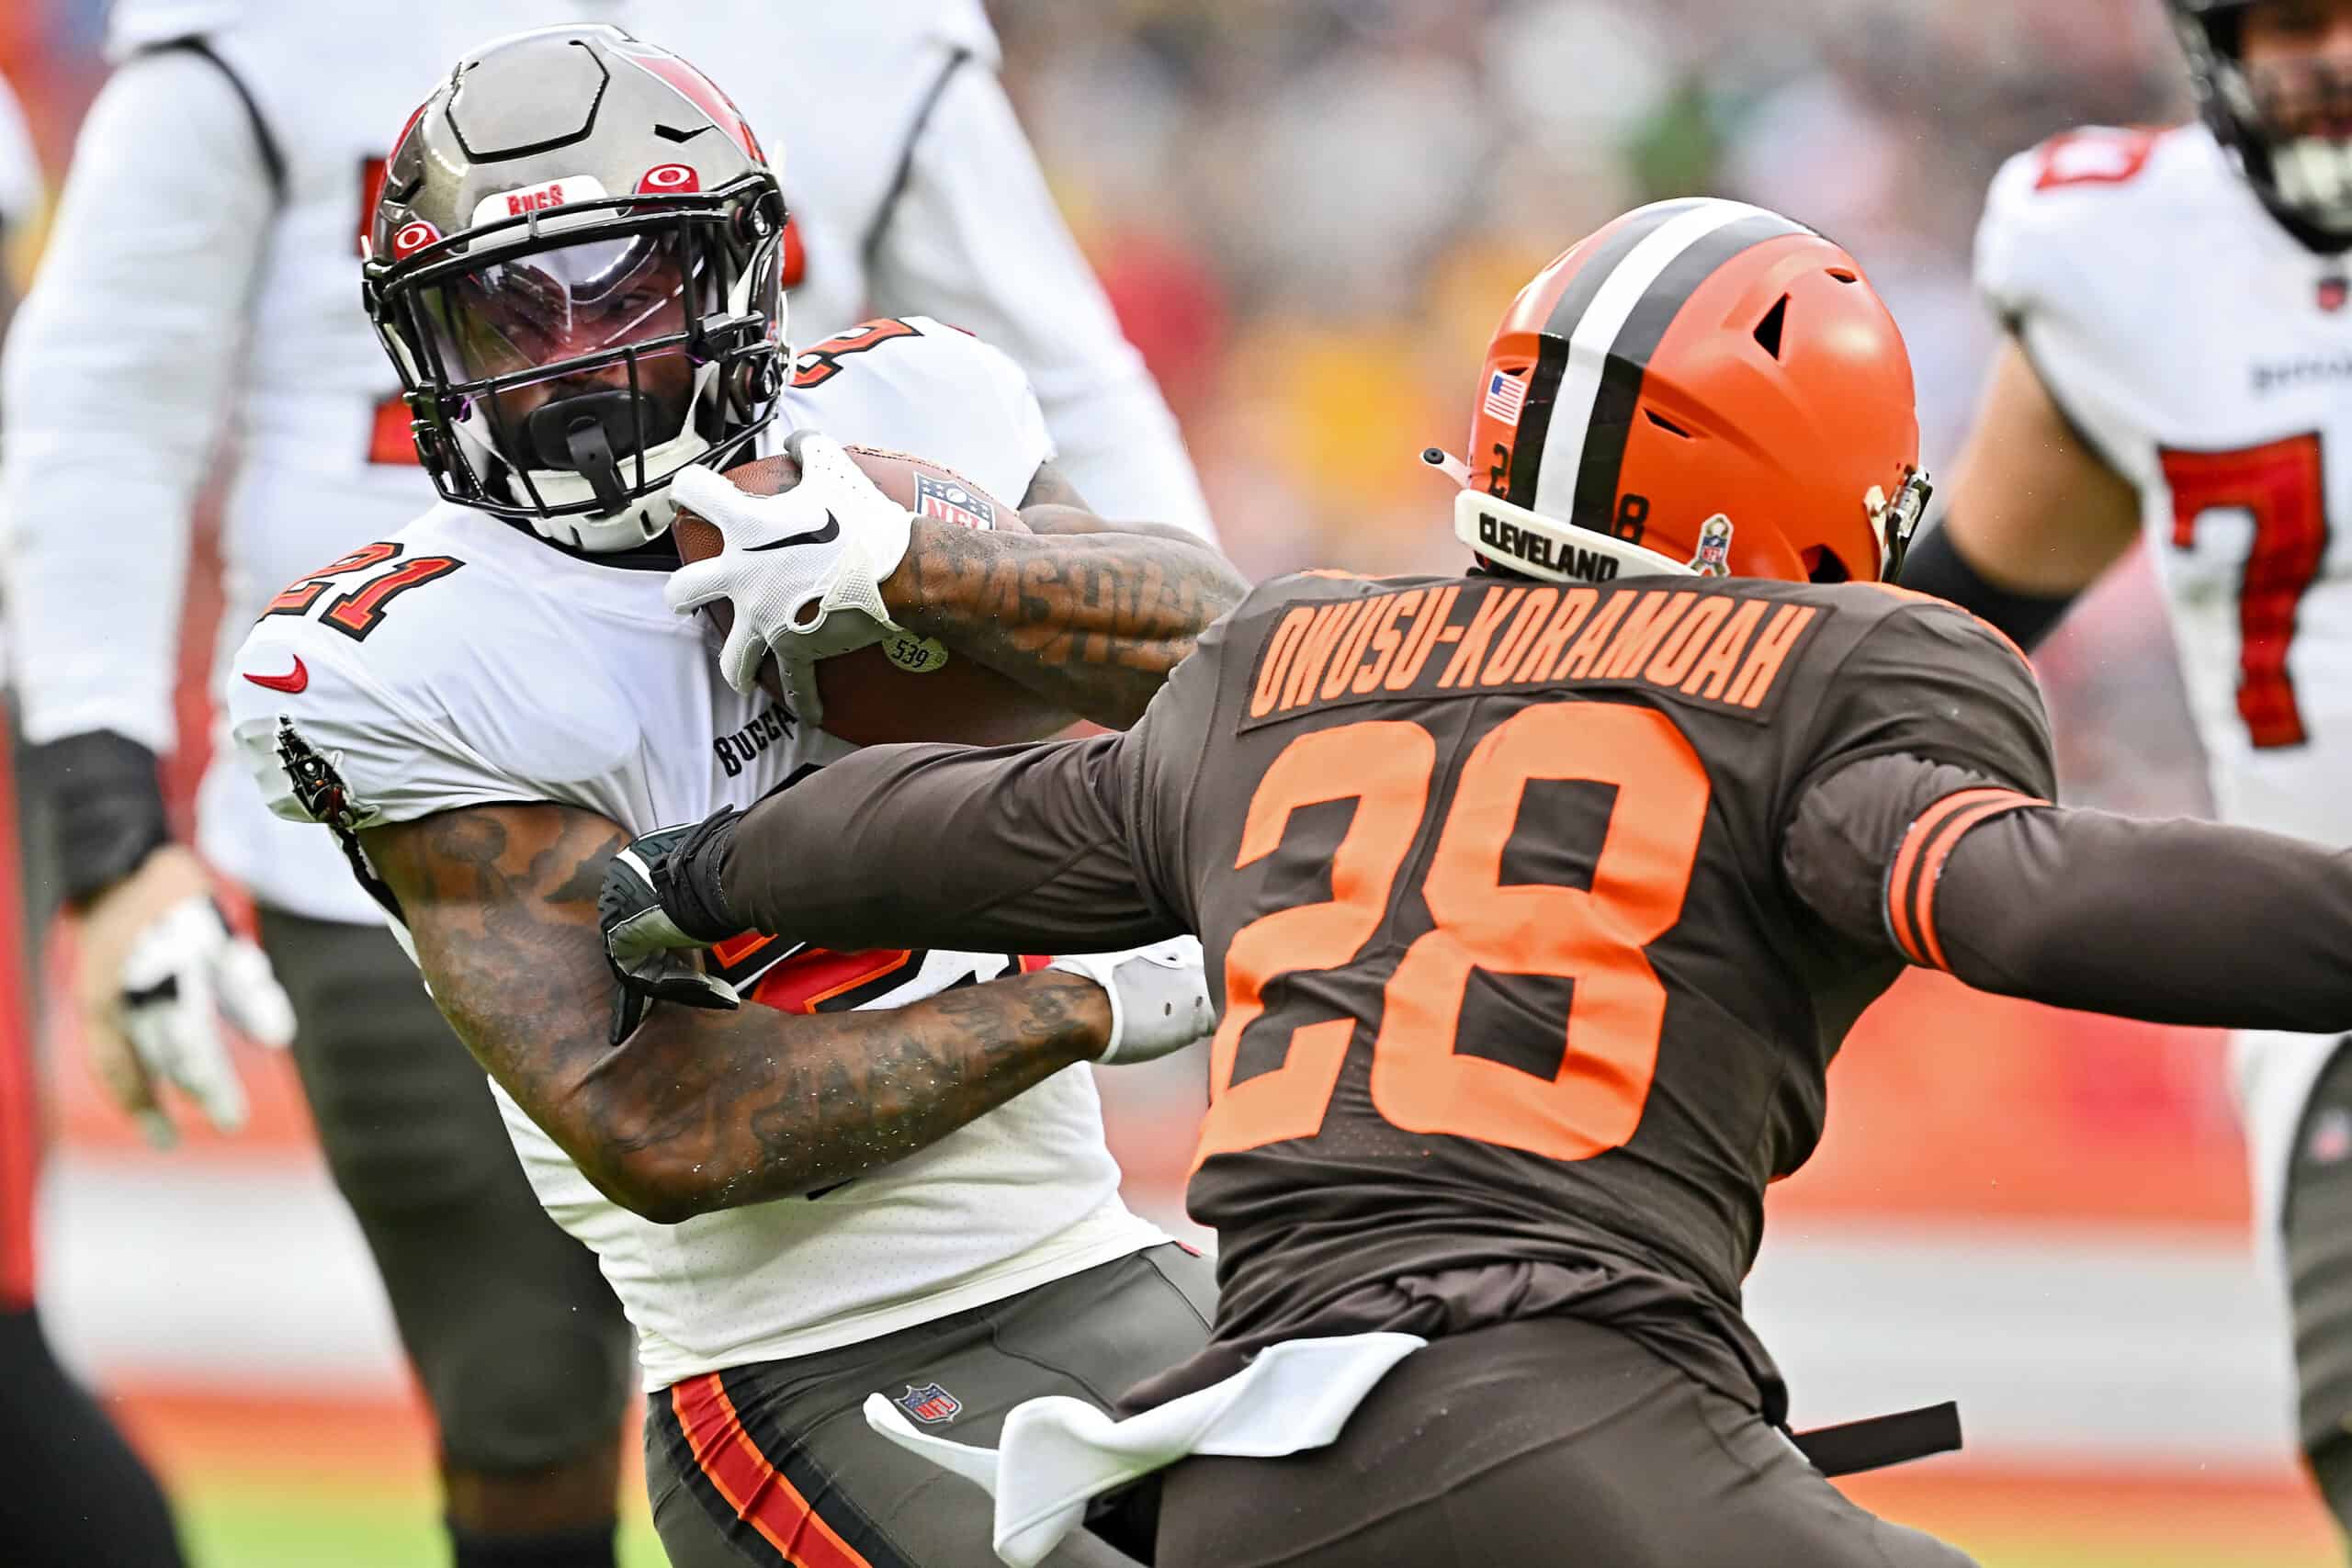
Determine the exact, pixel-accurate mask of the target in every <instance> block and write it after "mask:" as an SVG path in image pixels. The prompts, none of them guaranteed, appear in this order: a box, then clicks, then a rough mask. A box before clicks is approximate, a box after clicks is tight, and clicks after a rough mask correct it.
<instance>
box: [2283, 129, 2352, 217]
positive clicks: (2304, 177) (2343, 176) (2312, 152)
mask: <svg viewBox="0 0 2352 1568" xmlns="http://www.w3.org/2000/svg"><path fill="white" fill-rule="evenodd" d="M2270 167H2271V177H2272V178H2274V179H2275V180H2277V181H2278V194H2279V195H2281V196H2283V197H2286V198H2287V199H2288V200H2289V201H2290V202H2291V203H2293V204H2294V205H2295V206H2296V207H2297V208H2299V209H2301V210H2302V211H2303V212H2305V213H2308V214H2309V215H2310V216H2311V217H2312V220H2315V221H2317V222H2318V223H2320V224H2321V225H2323V226H2324V227H2325V228H2327V229H2328V230H2330V231H2333V232H2337V233H2342V232H2344V231H2346V230H2352V145H2347V144H2346V143H2344V142H2341V141H2333V140H2331V139H2329V138H2327V137H2324V136H2306V137H2304V138H2302V139H2301V140H2300V141H2288V142H2282V143H2279V144H2278V145H2277V146H2274V147H2273V148H2272V149H2271V152H2270Z"/></svg>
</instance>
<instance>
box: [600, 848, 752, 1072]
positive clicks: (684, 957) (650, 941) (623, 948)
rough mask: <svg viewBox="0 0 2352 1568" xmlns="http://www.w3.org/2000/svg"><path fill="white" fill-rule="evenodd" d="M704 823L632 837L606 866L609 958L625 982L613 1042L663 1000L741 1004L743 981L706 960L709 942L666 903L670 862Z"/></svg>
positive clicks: (604, 917)
mask: <svg viewBox="0 0 2352 1568" xmlns="http://www.w3.org/2000/svg"><path fill="white" fill-rule="evenodd" d="M703 827H704V824H703V823H700V822H689V823H686V824H685V825H684V826H682V827H677V828H663V829H660V830H659V831H657V832H652V833H648V834H646V835H645V836H644V837H643V838H639V839H632V840H629V841H628V843H627V844H626V845H624V846H623V847H622V849H621V851H620V852H619V853H618V854H616V855H615V856H614V857H613V863H612V864H611V865H609V866H607V867H605V886H604V887H603V888H602V889H601V890H600V891H599V892H598V893H597V895H596V919H597V923H598V924H599V925H601V926H602V927H603V928H604V931H605V962H606V963H608V964H611V965H612V967H613V977H614V978H615V979H616V980H617V981H619V982H620V990H619V992H618V993H617V994H616V996H615V997H614V998H613V1043H614V1044H616V1045H617V1044H619V1043H621V1042H622V1041H623V1040H626V1039H628V1036H629V1034H630V1032H632V1031H634V1030H635V1029H636V1028H637V1026H638V1025H639V1023H641V1022H643V1021H644V1020H645V1015H646V1013H647V1011H648V1010H650V1008H651V1007H652V1005H653V1004H654V1003H655V1002H658V1001H659V1002H679V1003H683V1004H684V1005H685V1006H687V1007H695V1008H721V1009H727V1008H736V1007H740V1006H741V1005H742V1000H743V998H741V996H740V995H738V994H737V992H736V990H735V987H733V986H731V985H729V984H728V983H727V982H726V981H725V980H722V979H720V978H719V977H718V976H716V975H711V974H706V973H705V972H704V970H703V967H702V950H703V949H704V948H706V947H707V946H708V945H709V944H708V943H707V942H702V941H700V940H699V939H697V938H695V937H692V936H689V935H687V934H686V933H685V932H684V931H681V930H680V929H679V927H678V923H677V922H676V921H675V920H673V919H671V918H670V912H669V911H668V910H667V909H665V908H662V889H663V886H664V883H665V880H666V879H665V877H664V874H663V865H664V862H666V861H667V859H668V858H669V855H670V853H671V852H672V851H673V850H675V849H677V848H678V846H679V845H680V844H682V843H684V842H685V840H687V839H689V838H691V837H692V836H693V835H694V834H695V832H697V831H698V830H700V829H702V828H703Z"/></svg>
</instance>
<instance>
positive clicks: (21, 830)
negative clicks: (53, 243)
mask: <svg viewBox="0 0 2352 1568" xmlns="http://www.w3.org/2000/svg"><path fill="white" fill-rule="evenodd" d="M40 205H41V175H40V164H37V163H36V162H35V161H34V159H33V148H32V140H31V138H30V137H29V136H28V135H27V134H26V130H25V122H24V117H23V115H22V114H21V113H20V112H19V111H18V109H17V99H16V95H15V94H14V92H13V91H12V90H11V89H10V88H9V85H8V83H7V79H6V77H0V338H5V337H6V335H7V332H8V321H9V317H10V316H11V315H12V314H13V313H14V311H15V309H16V304H17V296H16V289H15V287H14V284H13V282H12V280H11V279H10V277H9V275H8V267H7V265H6V250H7V248H8V241H9V240H10V239H11V238H12V237H13V236H14V235H16V234H17V233H19V232H22V231H24V230H25V229H26V228H28V226H30V225H31V223H32V222H33V221H34V220H35V219H36V218H37V217H38V216H39V214H40ZM0 526H5V519H0ZM10 706H11V707H13V704H11V705H10ZM14 728H15V726H14V723H13V720H12V722H11V723H10V725H9V729H10V730H11V731H13V730H14ZM16 750H17V746H16V738H15V736H14V735H13V733H11V734H9V735H6V736H4V737H0V906H5V908H0V1381H5V1382H6V1386H7V1388H8V1397H7V1398H6V1399H5V1400H0V1469H5V1472H6V1481H5V1482H0V1540H5V1541H6V1542H8V1543H9V1546H10V1548H11V1550H12V1551H13V1552H14V1553H15V1555H16V1556H17V1557H18V1558H20V1559H21V1560H23V1561H25V1562H153V1563H157V1564H159V1565H160V1568H177V1564H178V1563H179V1562H180V1561H181V1557H180V1549H179V1542H178V1541H177V1540H175V1538H174V1536H173V1533H172V1519H171V1510H170V1508H169V1506H168V1505H166V1504H165V1502H164V1495H163V1492H162V1490H161V1489H160V1488H159V1487H157V1485H156V1484H155V1478H154V1476H153V1474H152V1473H151V1472H149V1471H148V1469H147V1467H146V1465H145V1464H143V1463H141V1461H140V1459H139V1456H138V1455H137V1454H135V1453H133V1452H132V1451H131V1450H130V1445H129V1444H128V1443H125V1442H124V1441H123V1439H122V1434H121V1433H120V1432H119V1431H117V1430H116V1429H115V1427H114V1423H113V1422H111V1421H109V1420H108V1419H107V1416H106V1414H105V1413H104V1412H103V1411H102V1410H100V1409H99V1407H98V1405H97V1404H96V1401H94V1400H92V1399H91V1397H90V1395H89V1393H87V1392H86V1391H85V1390H84V1389H83V1388H82V1387H81V1385H80V1384H78V1383H76V1382H74V1380H73V1379H72V1378H70V1377H68V1376H67V1375H66V1372H65V1370H64V1369H63V1368H62V1367H61V1366H60V1365H59V1364H58V1361H57V1356H56V1353H55V1352H54V1351H53V1350H51V1348H50V1344H49V1337H48V1336H47V1335H46V1334H45V1333H44V1332H43V1331H42V1328H41V1322H40V1308H39V1305H38V1304H37V1303H36V1302H35V1300H34V1295H33V1277H34V1268H33V1262H34V1259H33V1191H34V1187H35V1184H36V1182H37V1180H38V1179H39V1175H40V1156H41V1149H40V1143H41V1117H40V1072H39V1070H38V1066H37V1064H36V1060H35V1057H36V1043H37V1042H38V1040H39V1038H40V1008H39V1007H38V1005H37V1003H36V998H35V996H34V992H33V976H36V975H38V974H39V973H40V938H39V929H38V928H39V927H40V924H41V923H42V919H43V917H44V916H46V914H47V913H48V911H49V909H50V908H51V907H52V897H53V896H52V895H51V891H50V888H49V881H50V879H49V878H48V877H46V876H45V875H43V874H41V872H40V869H39V868H38V867H37V866H35V865H34V864H32V863H29V862H28V859H27V857H26V853H25V851H26V848H27V846H28V841H31V840H36V839H37V838H39V837H40V834H39V831H38V829H37V828H36V827H35V825H34V824H33V823H32V822H31V821H30V820H28V810H27V807H28V805H29V804H30V803H29V802H28V799H27V797H26V795H25V794H24V792H23V791H22V790H20V789H19V788H17V779H16V777H15V774H14V761H15V758H14V753H15V751H16ZM12 835H13V839H12Z"/></svg>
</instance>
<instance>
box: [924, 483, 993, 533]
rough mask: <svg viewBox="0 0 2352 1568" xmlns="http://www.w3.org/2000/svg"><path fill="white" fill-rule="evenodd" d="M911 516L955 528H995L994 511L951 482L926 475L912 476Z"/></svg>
mask: <svg viewBox="0 0 2352 1568" xmlns="http://www.w3.org/2000/svg"><path fill="white" fill-rule="evenodd" d="M915 515H916V516H918V517H929V518H933V519H934V520H936V521H938V522H941V523H953V524H955V525H956V526H957V527H958V528H993V527H995V526H996V508H995V507H993V506H991V505H989V503H988V502H985V501H983V500H981V499H980V498H979V497H978V496H977V495H974V494H973V493H972V492H971V491H968V490H966V489H965V488H964V487H963V486H962V485H959V484H957V483H956V482H955V481H954V480H953V479H934V478H933V477H932V476H931V475H929V474H917V475H916V476H915Z"/></svg>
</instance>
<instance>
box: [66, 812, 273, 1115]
mask: <svg viewBox="0 0 2352 1568" xmlns="http://www.w3.org/2000/svg"><path fill="white" fill-rule="evenodd" d="M158 908H160V913H151V911H153V910H156V909H158ZM83 944H84V953H83V962H84V964H85V973H84V974H83V975H82V976H80V977H79V989H80V991H81V995H82V1000H83V1031H84V1035H85V1040H86V1041H87V1043H88V1048H89V1051H90V1053H91V1056H92V1059H93V1065H94V1066H96V1070H97V1073H98V1076H99V1077H100V1078H101V1080H103V1081H104V1082H105V1084H106V1086H107V1089H109V1090H110V1091H111V1092H112V1093H113V1095H114V1098H115V1100H117V1102H118V1103H119V1104H120V1105H121V1106H122V1107H123V1109H124V1110H126V1111H130V1113H131V1114H132V1116H133V1117H134V1118H136V1119H137V1121H138V1122H139V1124H140V1127H141V1131H143V1132H144V1133H145V1134H147V1137H148V1140H149V1141H150V1142H151V1143H153V1144H155V1145H159V1146H168V1145H170V1144H172V1143H173V1142H174V1141H175V1139H176V1137H177V1133H176V1130H175V1128H174V1126H173V1123H172V1120H171V1117H170V1116H169V1114H167V1113H166V1112H165V1111H164V1107H163V1101H162V1096H161V1093H160V1086H161V1085H163V1084H165V1083H170V1084H174V1085H176V1086H177V1087H178V1088H179V1089H180V1090H181V1092H183V1093H185V1094H186V1095H187V1097H188V1098H189V1099H191V1100H195V1101H196V1103H197V1106H198V1109H199V1110H201V1111H203V1112H204V1114H205V1117H206V1118H207V1120H209V1121H210V1122H211V1123H212V1124H213V1125H214V1126H215V1127H217V1128H219V1129H220V1131H222V1132H224V1133H232V1132H235V1131H236V1130H237V1129H238V1128H240V1127H242V1126H243V1125H244V1121H245V1092H244V1087H243V1084H242V1083H240V1082H239V1080H238V1077H237V1070H236V1067H235V1066H234V1065H233V1064H232V1062H231V1060H230V1057H229V1046H228V1043H227V1041H226V1040H224V1039H223V1038H222V1036H221V1032H220V1019H221V1018H224V1017H225V1018H226V1019H227V1020H228V1021H230V1022H231V1023H232V1024H234V1025H235V1026H236V1027H237V1029H238V1030H239V1031H241V1032H243V1034H244V1035H245V1036H246V1037H247V1038H248V1039H251V1040H252V1041H254V1043H257V1044H262V1045H268V1046H274V1047H278V1048H283V1047H285V1046H287V1045H289V1044H291V1043H293V1040H294V1007H293V1004H292V1003H291V1002H290V1001H288V999H287V996H286V992H285V990H284V989H283V988H281V987H279V985H278V983H277V976H276V975H274V974H272V973H271V971H270V967H269V960H268V958H267V957H266V956H265V955H264V954H263V953H262V951H261V949H260V948H258V947H255V946H254V944H253V943H252V942H248V941H246V940H245V939H244V938H243V937H241V936H237V935H235V934H234V933H233V932H232V931H230V930H229V927H228V923H227V922H226V921H224V920H223V919H221V918H220V908H219V907H218V906H217V905H215V904H214V903H213V901H212V895H211V889H210V887H209V884H208V883H206V882H205V881H204V879H203V874H202V872H201V870H200V868H199V867H198V865H197V863H196V860H195V857H194V856H193V855H189V854H188V852H187V851H186V850H183V849H179V848H177V847H176V846H175V847H171V848H167V849H164V850H160V851H158V852H156V853H155V854H154V855H152V856H150V857H149V859H148V861H147V863H146V864H145V865H143V866H142V867H141V870H140V871H139V872H138V873H136V874H134V875H133V876H132V877H131V878H130V881H128V882H126V883H125V884H124V885H123V886H120V887H118V888H116V889H113V890H111V891H109V892H108V893H107V894H106V895H105V896H103V897H101V898H100V899H99V900H98V901H97V904H96V906H95V907H94V908H93V909H92V911H91V914H90V916H89V918H87V919H85V921H84V930H83Z"/></svg>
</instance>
